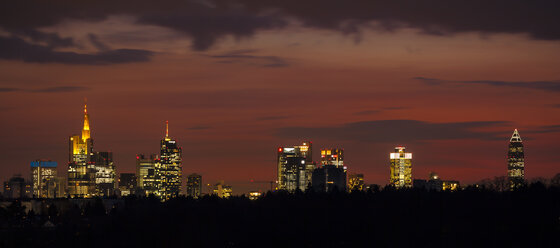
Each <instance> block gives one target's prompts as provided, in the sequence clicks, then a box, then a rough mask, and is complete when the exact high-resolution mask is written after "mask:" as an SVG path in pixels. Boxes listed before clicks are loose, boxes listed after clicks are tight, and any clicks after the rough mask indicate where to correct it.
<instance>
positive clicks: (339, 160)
mask: <svg viewBox="0 0 560 248" xmlns="http://www.w3.org/2000/svg"><path fill="white" fill-rule="evenodd" d="M328 164H330V165H334V166H336V167H337V168H344V149H338V148H334V149H321V165H328Z"/></svg>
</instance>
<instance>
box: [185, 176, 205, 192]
mask: <svg viewBox="0 0 560 248" xmlns="http://www.w3.org/2000/svg"><path fill="white" fill-rule="evenodd" d="M201 194H202V176H201V175H198V174H196V173H193V174H190V175H189V176H188V177H187V196H191V197H193V198H198V197H200V195H201Z"/></svg>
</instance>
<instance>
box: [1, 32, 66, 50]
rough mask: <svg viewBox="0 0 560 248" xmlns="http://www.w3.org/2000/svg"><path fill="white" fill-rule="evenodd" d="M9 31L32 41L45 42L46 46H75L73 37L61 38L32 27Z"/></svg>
mask: <svg viewBox="0 0 560 248" xmlns="http://www.w3.org/2000/svg"><path fill="white" fill-rule="evenodd" d="M11 33H12V34H14V35H17V36H20V37H27V38H29V39H31V40H32V41H34V42H38V43H45V44H46V46H47V47H51V48H57V47H73V46H76V43H75V42H74V39H72V38H70V37H66V38H62V37H60V36H59V35H58V34H56V33H46V32H41V31H37V30H34V29H15V30H12V31H11Z"/></svg>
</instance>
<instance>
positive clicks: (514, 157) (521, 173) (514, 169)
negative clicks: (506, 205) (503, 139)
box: [507, 129, 525, 189]
mask: <svg viewBox="0 0 560 248" xmlns="http://www.w3.org/2000/svg"><path fill="white" fill-rule="evenodd" d="M507 160H508V179H509V185H510V188H511V189H515V188H518V187H520V186H522V185H523V184H524V183H525V154H524V152H523V141H522V140H521V136H520V135H519V132H517V129H515V131H513V135H512V136H511V138H510V139H509V146H508V155H507Z"/></svg>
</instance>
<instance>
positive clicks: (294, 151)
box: [277, 141, 315, 192]
mask: <svg viewBox="0 0 560 248" xmlns="http://www.w3.org/2000/svg"><path fill="white" fill-rule="evenodd" d="M277 162H278V166H277V169H278V189H279V190H287V191H290V192H294V191H295V190H296V189H300V190H302V191H305V190H306V189H307V187H308V186H309V185H310V184H311V179H312V173H313V169H314V168H315V165H314V164H313V158H312V143H311V142H308V141H304V142H303V144H302V145H299V146H294V147H279V148H278V160H277Z"/></svg>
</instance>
